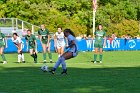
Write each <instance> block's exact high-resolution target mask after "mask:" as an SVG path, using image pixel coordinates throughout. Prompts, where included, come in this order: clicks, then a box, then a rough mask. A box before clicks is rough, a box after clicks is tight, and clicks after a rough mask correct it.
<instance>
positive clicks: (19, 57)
mask: <svg viewBox="0 0 140 93" xmlns="http://www.w3.org/2000/svg"><path fill="white" fill-rule="evenodd" d="M20 59H21V53H20V52H18V63H20Z"/></svg>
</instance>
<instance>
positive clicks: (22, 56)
mask: <svg viewBox="0 0 140 93" xmlns="http://www.w3.org/2000/svg"><path fill="white" fill-rule="evenodd" d="M21 58H22V61H25V60H24V54H23V53H22V55H21Z"/></svg>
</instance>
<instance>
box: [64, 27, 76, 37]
mask: <svg viewBox="0 0 140 93" xmlns="http://www.w3.org/2000/svg"><path fill="white" fill-rule="evenodd" d="M64 32H66V33H70V34H71V35H72V36H74V37H75V34H74V33H73V31H71V29H65V30H64Z"/></svg>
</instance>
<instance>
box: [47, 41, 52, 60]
mask: <svg viewBox="0 0 140 93" xmlns="http://www.w3.org/2000/svg"><path fill="white" fill-rule="evenodd" d="M47 47H48V48H47V50H48V56H49V59H50V63H52V53H51V51H50V48H51V43H49V45H48V46H47Z"/></svg>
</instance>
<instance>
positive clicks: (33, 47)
mask: <svg viewBox="0 0 140 93" xmlns="http://www.w3.org/2000/svg"><path fill="white" fill-rule="evenodd" d="M25 39H26V46H27V51H28V44H29V46H30V55H31V56H32V57H33V58H34V63H37V52H36V51H37V42H36V37H35V35H33V34H31V30H27V35H26V36H25Z"/></svg>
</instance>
